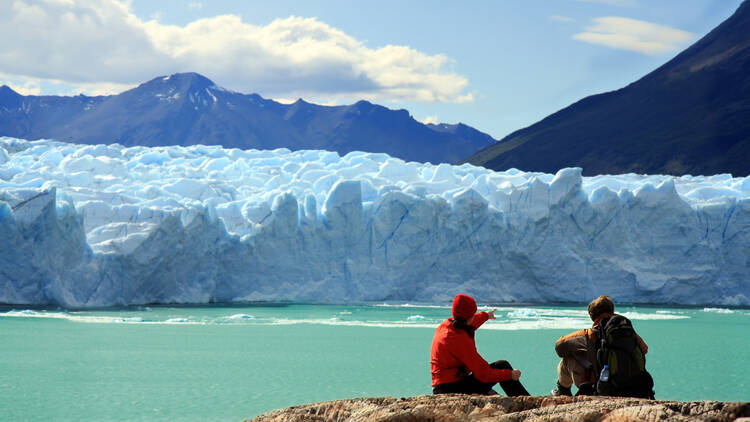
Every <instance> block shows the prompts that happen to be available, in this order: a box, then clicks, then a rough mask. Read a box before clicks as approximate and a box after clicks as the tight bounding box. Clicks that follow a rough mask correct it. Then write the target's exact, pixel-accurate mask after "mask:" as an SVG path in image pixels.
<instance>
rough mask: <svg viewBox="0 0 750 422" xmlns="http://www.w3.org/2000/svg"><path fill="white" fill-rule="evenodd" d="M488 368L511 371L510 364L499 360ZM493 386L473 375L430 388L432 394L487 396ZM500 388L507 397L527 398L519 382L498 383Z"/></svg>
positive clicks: (526, 392) (527, 393)
mask: <svg viewBox="0 0 750 422" xmlns="http://www.w3.org/2000/svg"><path fill="white" fill-rule="evenodd" d="M490 368H494V369H511V370H512V369H513V367H512V366H510V363H508V361H505V360H499V361H497V362H492V363H491V364H490ZM494 385H495V383H494V382H490V383H485V382H481V381H479V380H478V379H476V378H474V375H473V374H471V375H468V376H467V377H465V378H464V379H462V380H460V381H456V382H451V383H448V384H440V385H436V386H434V387H432V393H433V394H450V393H462V394H487V393H488V392H489V391H490V389H491V388H492V387H493V386H494ZM500 387H501V388H502V389H503V391H505V394H506V395H507V396H508V397H514V396H529V395H530V394H529V392H528V391H526V389H525V388H524V387H523V385H522V384H521V381H513V380H510V381H503V382H501V383H500Z"/></svg>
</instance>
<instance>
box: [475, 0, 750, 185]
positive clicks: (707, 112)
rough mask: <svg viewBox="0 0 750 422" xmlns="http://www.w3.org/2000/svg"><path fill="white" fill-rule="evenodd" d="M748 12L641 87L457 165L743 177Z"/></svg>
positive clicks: (561, 115) (749, 74)
mask: <svg viewBox="0 0 750 422" xmlns="http://www.w3.org/2000/svg"><path fill="white" fill-rule="evenodd" d="M748 28H750V2H748V1H747V0H746V1H745V2H743V3H742V4H741V5H740V7H739V8H738V9H737V11H736V12H735V13H734V14H733V15H732V16H731V17H730V18H728V19H727V20H726V21H724V22H723V23H722V24H721V25H719V26H718V27H716V28H715V29H714V30H713V31H711V32H710V33H709V34H708V35H706V36H705V37H703V38H702V39H701V40H699V41H698V42H696V43H695V44H693V45H692V46H690V47H689V48H688V49H686V50H685V51H683V52H682V53H680V54H679V55H677V56H676V57H675V58H674V59H672V60H671V61H669V62H668V63H666V64H664V65H663V66H661V67H659V68H658V69H656V70H654V71H653V72H651V73H649V74H648V75H646V76H645V77H643V78H642V79H640V80H638V81H637V82H634V83H632V84H630V85H628V86H627V87H625V88H622V89H619V90H617V91H613V92H608V93H604V94H599V95H593V96H590V97H587V98H584V99H583V100H581V101H578V102H577V103H575V104H573V105H571V106H569V107H567V108H565V109H563V110H561V111H559V112H557V113H554V114H552V115H550V116H548V117H547V118H545V119H543V120H541V121H540V122H538V123H535V124H533V125H531V126H529V127H527V128H524V129H521V130H518V131H516V132H513V133H511V134H510V135H508V136H506V137H505V138H503V139H501V140H500V141H499V142H498V143H497V144H495V145H492V146H490V147H488V148H485V149H483V150H481V151H479V152H477V153H476V154H474V155H472V156H470V157H469V158H467V159H465V160H464V161H466V162H470V163H472V164H476V165H481V166H484V167H487V168H490V169H494V170H504V169H508V168H511V167H515V168H518V169H522V170H526V171H543V172H550V173H554V172H556V171H557V170H558V169H560V168H563V167H582V168H583V173H584V174H585V175H595V174H621V173H630V172H634V173H648V174H655V173H661V174H673V175H682V174H694V175H698V174H702V175H710V174H718V173H732V174H733V175H734V176H746V175H748V174H750V30H748Z"/></svg>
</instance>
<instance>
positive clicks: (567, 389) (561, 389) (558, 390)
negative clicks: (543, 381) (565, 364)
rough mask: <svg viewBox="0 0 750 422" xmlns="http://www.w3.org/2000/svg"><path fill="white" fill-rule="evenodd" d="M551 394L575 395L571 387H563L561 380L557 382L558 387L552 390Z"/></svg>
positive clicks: (554, 395)
mask: <svg viewBox="0 0 750 422" xmlns="http://www.w3.org/2000/svg"><path fill="white" fill-rule="evenodd" d="M550 394H551V395H552V396H553V397H557V396H572V395H573V393H571V392H570V387H563V386H562V385H560V383H559V382H558V383H557V388H555V389H554V390H552V391H550Z"/></svg>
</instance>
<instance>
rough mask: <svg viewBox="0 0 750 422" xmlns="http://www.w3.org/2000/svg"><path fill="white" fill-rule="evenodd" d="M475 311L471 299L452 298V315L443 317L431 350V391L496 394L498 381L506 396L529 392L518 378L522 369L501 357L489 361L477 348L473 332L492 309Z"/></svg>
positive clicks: (490, 314)
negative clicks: (490, 362)
mask: <svg viewBox="0 0 750 422" xmlns="http://www.w3.org/2000/svg"><path fill="white" fill-rule="evenodd" d="M476 311H477V304H476V302H475V301H474V299H473V298H472V297H470V296H467V295H461V294H460V295H457V296H456V297H455V299H454V300H453V309H452V314H453V318H449V319H446V320H445V321H443V323H442V324H440V325H439V326H438V328H437V330H435V336H434V337H433V339H432V348H431V351H430V367H431V373H432V392H433V393H434V394H446V393H463V394H497V393H496V392H495V390H493V389H492V387H493V386H494V385H495V383H497V382H499V383H500V387H502V389H503V391H505V394H507V395H508V396H528V395H529V393H528V391H526V389H525V388H524V387H523V385H521V382H520V381H518V379H519V378H520V377H521V371H519V370H517V369H513V367H511V366H510V364H509V363H508V362H506V361H504V360H499V361H497V362H493V363H492V364H488V363H487V361H485V360H484V359H483V358H482V357H481V356H480V355H479V353H478V352H477V347H476V344H475V343H474V332H475V331H476V329H477V328H479V327H480V326H481V325H482V324H484V323H485V322H486V321H487V320H488V319H495V310H494V309H493V310H492V311H489V312H479V313H476Z"/></svg>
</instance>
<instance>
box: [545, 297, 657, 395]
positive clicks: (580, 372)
mask: <svg viewBox="0 0 750 422" xmlns="http://www.w3.org/2000/svg"><path fill="white" fill-rule="evenodd" d="M588 311H589V317H591V320H592V321H593V322H594V324H593V325H592V327H591V328H584V329H583V330H579V331H576V332H574V333H571V334H568V335H566V336H563V337H560V339H559V340H557V342H556V343H555V352H557V355H558V356H560V357H561V358H562V360H560V363H559V364H558V365H557V388H555V389H554V390H552V393H551V394H552V395H553V396H570V395H571V394H572V393H571V387H572V385H573V384H575V386H576V388H578V393H577V394H579V395H594V394H596V393H597V392H596V381H597V379H598V376H599V374H598V373H596V372H597V371H598V370H600V369H599V368H597V360H596V359H597V356H596V353H597V338H596V332H597V330H598V328H599V324H600V322H602V320H603V319H605V318H610V317H612V316H614V315H615V304H614V302H613V301H612V298H611V297H609V296H599V297H598V298H596V299H594V300H593V301H592V302H591V303H589V307H588ZM635 336H636V337H637V340H638V344H639V347H640V348H641V351H642V352H643V354H644V355H645V354H646V352H648V346H646V343H644V342H643V339H642V338H641V337H640V336H638V335H637V334H636V335H635Z"/></svg>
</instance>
